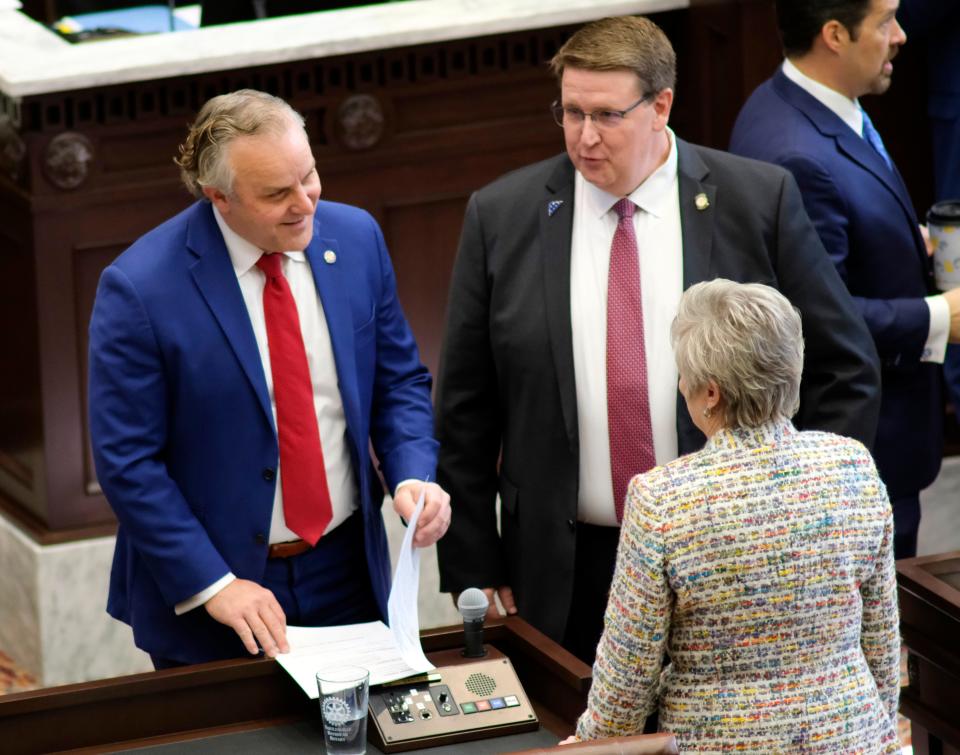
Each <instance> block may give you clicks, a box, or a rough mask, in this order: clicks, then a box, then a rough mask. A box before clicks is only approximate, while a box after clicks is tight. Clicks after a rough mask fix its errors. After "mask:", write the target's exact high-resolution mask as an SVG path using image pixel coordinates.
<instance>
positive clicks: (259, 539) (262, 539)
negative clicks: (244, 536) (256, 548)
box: [253, 532, 267, 545]
mask: <svg viewBox="0 0 960 755" xmlns="http://www.w3.org/2000/svg"><path fill="white" fill-rule="evenodd" d="M253 541H254V542H255V543H256V544H257V545H265V544H266V542H267V536H266V535H264V534H263V533H262V532H258V533H257V534H256V535H254V537H253Z"/></svg>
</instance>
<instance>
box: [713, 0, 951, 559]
mask: <svg viewBox="0 0 960 755" xmlns="http://www.w3.org/2000/svg"><path fill="white" fill-rule="evenodd" d="M896 11H897V0H846V2H836V0H833V1H830V2H828V1H827V0H789V1H785V2H778V3H777V18H778V23H779V25H780V32H781V35H782V37H783V44H784V48H785V52H786V60H785V61H784V63H783V66H782V67H781V69H780V70H778V71H777V72H776V73H775V74H774V75H773V77H772V78H770V79H768V80H767V81H766V82H764V83H763V84H761V85H760V86H759V87H758V88H757V90H756V91H755V92H754V93H753V94H752V95H751V97H750V99H749V100H747V102H746V104H745V105H744V106H743V109H742V110H741V111H740V115H739V117H738V118H737V122H736V125H735V126H734V130H733V137H732V139H731V145H730V148H731V151H733V152H736V153H738V154H741V155H746V156H748V157H754V158H758V159H761V160H767V161H769V162H772V163H776V164H778V165H782V166H784V167H786V168H788V169H789V170H790V171H791V172H792V173H793V175H794V177H795V178H796V179H797V183H798V184H799V186H800V191H801V193H802V194H803V201H804V204H805V205H806V208H807V212H808V213H809V214H810V217H811V219H812V220H813V223H814V226H816V229H817V232H818V233H819V235H820V238H821V240H822V241H823V245H824V246H825V247H826V249H827V252H828V253H829V254H830V256H831V257H832V259H833V261H834V264H835V265H836V266H837V269H838V270H839V272H840V275H841V276H842V277H843V279H844V280H845V281H846V284H847V287H848V288H849V290H850V293H851V294H852V295H853V298H854V301H855V302H856V305H857V308H858V309H859V311H860V314H861V315H862V317H863V319H864V320H865V321H866V323H867V326H868V327H869V328H870V332H871V334H872V335H873V339H874V342H875V344H876V347H877V352H878V353H879V355H880V361H881V367H882V382H883V388H882V404H881V410H880V426H879V430H878V434H877V439H876V444H875V447H874V456H875V458H876V460H877V467H878V469H879V471H880V475H881V477H882V478H883V480H884V482H885V483H886V485H887V489H888V492H889V494H890V499H891V502H892V504H893V511H894V520H895V523H896V535H895V543H894V549H895V552H896V556H897V558H905V557H908V556H912V555H915V554H916V547H917V530H918V528H919V525H920V490H922V489H923V488H924V487H926V486H927V485H929V484H930V483H931V482H933V480H934V479H935V478H936V476H937V472H938V471H939V469H940V459H941V455H942V449H943V427H942V425H943V419H942V418H943V390H942V378H941V374H940V364H942V362H943V358H944V351H945V349H946V345H947V341H948V340H950V341H956V340H957V339H958V338H960V290H953V291H949V292H947V293H946V294H943V295H939V296H937V295H934V294H935V291H934V286H933V277H932V276H933V272H932V266H931V264H930V259H929V255H928V251H927V248H926V245H925V243H924V239H923V236H922V234H921V230H920V227H919V224H918V221H917V216H916V214H915V212H914V209H913V204H912V203H911V201H910V196H909V195H908V194H907V189H906V186H905V185H904V183H903V180H902V178H901V177H900V174H899V172H898V171H897V169H896V166H895V165H894V164H893V162H892V161H891V160H890V158H889V155H888V154H887V153H886V149H885V148H884V147H883V144H882V141H881V140H880V137H879V135H878V134H877V133H876V130H875V129H874V128H873V125H872V124H871V122H870V119H869V116H868V115H867V114H866V113H865V112H864V111H863V110H862V108H861V107H860V104H859V102H858V98H859V97H861V96H863V95H866V94H881V93H883V92H885V91H886V90H887V88H888V87H889V86H890V81H891V76H892V73H893V63H892V60H893V58H894V57H895V55H896V53H897V51H898V50H899V48H900V46H901V45H902V44H903V43H904V42H905V41H906V35H905V34H904V33H903V30H902V29H901V28H900V26H899V24H898V23H897V20H896V16H895V14H896Z"/></svg>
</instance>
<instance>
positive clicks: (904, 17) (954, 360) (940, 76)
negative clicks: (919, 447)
mask: <svg viewBox="0 0 960 755" xmlns="http://www.w3.org/2000/svg"><path fill="white" fill-rule="evenodd" d="M897 20H898V21H899V22H900V24H901V26H903V29H904V31H905V32H906V33H907V34H909V35H910V38H911V39H913V40H914V41H919V42H920V43H921V44H922V45H923V46H924V47H925V48H926V53H927V71H928V73H927V87H928V89H927V115H928V116H929V118H930V133H931V136H932V137H933V178H934V189H935V197H934V198H935V200H936V201H937V202H941V201H944V200H947V199H952V200H960V2H943V0H901V2H900V8H899V10H897ZM943 376H944V378H945V379H946V384H947V390H948V391H949V393H950V400H951V402H952V403H953V406H954V415H955V416H956V415H957V413H958V408H960V346H958V345H955V344H951V345H949V346H947V355H946V357H945V358H944V360H943Z"/></svg>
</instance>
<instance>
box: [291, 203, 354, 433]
mask: <svg viewBox="0 0 960 755" xmlns="http://www.w3.org/2000/svg"><path fill="white" fill-rule="evenodd" d="M319 212H320V211H319V209H318V214H319ZM314 223H315V226H314V235H313V240H312V241H311V242H310V244H309V246H307V248H306V250H305V252H306V255H307V260H308V261H309V262H310V270H311V271H312V272H313V280H314V282H315V283H316V286H317V294H318V295H319V296H320V302H321V304H322V306H323V316H324V319H325V320H326V321H327V330H328V331H329V333H330V343H331V345H332V347H333V360H334V362H335V363H336V368H337V380H338V382H339V388H340V398H341V400H342V401H343V411H344V415H345V417H346V420H347V429H348V431H349V432H350V435H351V438H352V439H353V442H354V445H355V446H356V447H357V448H358V449H359V448H361V445H360V443H359V442H358V439H357V437H355V436H356V430H357V428H359V427H361V426H362V423H361V422H360V396H359V393H358V390H359V389H358V384H357V365H356V358H355V356H354V354H355V352H354V344H353V315H352V314H351V310H350V301H349V299H348V298H347V297H348V288H349V285H350V284H349V282H348V281H347V280H346V276H345V268H344V262H343V257H342V256H341V254H340V245H339V243H338V241H337V239H335V238H331V237H324V236H320V235H318V231H319V230H320V228H319V227H318V226H319V224H318V223H317V221H316V220H315V221H314ZM327 252H333V255H329V254H327ZM328 259H329V260H332V261H329V262H328V261H327V260H328Z"/></svg>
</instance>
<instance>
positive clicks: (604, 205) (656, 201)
mask: <svg viewBox="0 0 960 755" xmlns="http://www.w3.org/2000/svg"><path fill="white" fill-rule="evenodd" d="M667 138H668V139H669V141H670V151H669V152H668V153H667V159H666V161H665V162H664V163H663V165H661V166H660V167H659V168H657V169H656V170H655V171H653V173H651V174H650V175H649V176H647V179H646V180H645V181H644V182H643V183H642V184H640V185H639V186H638V187H637V188H636V189H634V190H633V191H632V192H630V193H629V194H628V195H627V196H628V198H629V199H630V200H631V201H632V202H633V203H634V204H635V205H636V206H637V207H639V208H641V209H642V210H644V211H645V212H648V213H650V214H651V215H654V216H656V217H658V218H659V217H663V216H664V215H665V214H666V212H667V211H668V209H669V206H670V202H672V201H673V202H675V201H676V192H672V191H671V190H670V189H671V187H672V186H673V184H674V182H675V181H676V180H677V138H676V136H675V135H674V133H673V131H672V130H671V129H670V127H669V126H667ZM577 179H578V180H580V181H583V188H584V191H583V197H584V199H586V202H587V207H588V210H589V212H590V213H592V214H593V215H595V216H596V217H598V218H599V217H603V216H604V215H606V214H607V213H608V212H610V210H612V209H613V206H614V205H615V204H616V203H617V202H619V201H620V200H621V199H622V197H618V196H614V195H613V194H610V193H609V192H606V191H604V190H603V189H600V188H598V187H596V186H594V185H593V184H592V183H590V182H589V181H587V180H586V179H584V178H583V177H582V176H581V175H580V173H579V172H578V173H577Z"/></svg>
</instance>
